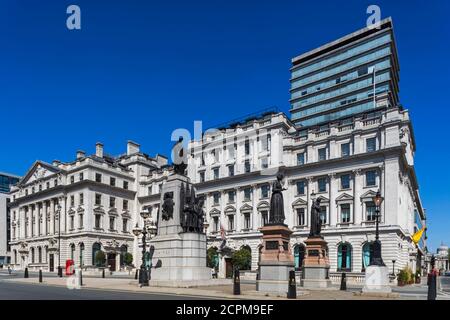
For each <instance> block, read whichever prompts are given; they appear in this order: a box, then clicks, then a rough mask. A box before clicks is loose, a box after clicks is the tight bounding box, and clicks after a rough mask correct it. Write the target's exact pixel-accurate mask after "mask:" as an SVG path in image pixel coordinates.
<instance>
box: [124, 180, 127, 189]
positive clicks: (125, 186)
mask: <svg viewBox="0 0 450 320" xmlns="http://www.w3.org/2000/svg"><path fill="white" fill-rule="evenodd" d="M123 188H124V189H125V190H128V181H124V182H123Z"/></svg>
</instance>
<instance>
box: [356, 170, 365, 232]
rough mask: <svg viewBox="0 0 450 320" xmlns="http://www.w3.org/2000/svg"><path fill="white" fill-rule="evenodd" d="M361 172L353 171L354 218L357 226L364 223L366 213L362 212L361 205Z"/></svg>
mask: <svg viewBox="0 0 450 320" xmlns="http://www.w3.org/2000/svg"><path fill="white" fill-rule="evenodd" d="M361 185H362V181H361V170H360V169H357V170H353V218H354V222H355V225H361V223H362V221H364V220H365V219H364V217H363V215H364V213H363V212H362V204H361V199H360V197H361Z"/></svg>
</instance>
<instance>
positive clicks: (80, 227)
mask: <svg viewBox="0 0 450 320" xmlns="http://www.w3.org/2000/svg"><path fill="white" fill-rule="evenodd" d="M78 226H79V227H78V228H79V229H83V228H84V227H83V215H82V214H80V215H78Z"/></svg>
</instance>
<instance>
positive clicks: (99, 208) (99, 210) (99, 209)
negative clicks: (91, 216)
mask: <svg viewBox="0 0 450 320" xmlns="http://www.w3.org/2000/svg"><path fill="white" fill-rule="evenodd" d="M94 213H99V214H105V210H103V208H102V207H101V206H96V207H95V208H94Z"/></svg>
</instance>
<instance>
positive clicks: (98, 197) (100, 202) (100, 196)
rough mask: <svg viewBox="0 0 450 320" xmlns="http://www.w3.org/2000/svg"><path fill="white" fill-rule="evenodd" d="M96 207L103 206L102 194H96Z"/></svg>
mask: <svg viewBox="0 0 450 320" xmlns="http://www.w3.org/2000/svg"><path fill="white" fill-rule="evenodd" d="M95 205H97V206H101V205H102V195H101V194H100V193H96V194H95Z"/></svg>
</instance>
